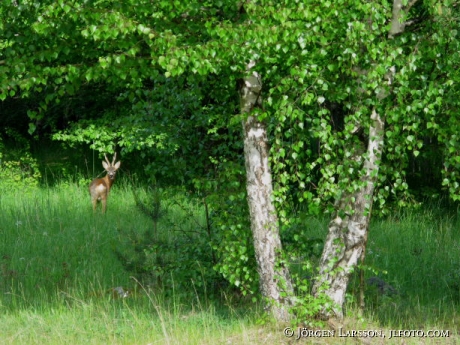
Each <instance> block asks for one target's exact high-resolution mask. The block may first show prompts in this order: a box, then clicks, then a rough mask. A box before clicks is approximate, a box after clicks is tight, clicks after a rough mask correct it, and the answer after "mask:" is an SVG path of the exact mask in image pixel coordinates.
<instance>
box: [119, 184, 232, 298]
mask: <svg viewBox="0 0 460 345" xmlns="http://www.w3.org/2000/svg"><path fill="white" fill-rule="evenodd" d="M171 192H172V193H171ZM181 192H182V193H183V191H181ZM182 193H181V194H182ZM135 200H136V204H137V207H138V208H139V209H140V210H141V211H142V212H143V213H144V214H146V215H147V216H148V217H149V218H150V219H151V221H152V226H151V228H149V229H147V230H146V231H145V232H143V233H142V232H139V231H137V230H136V229H130V230H124V231H122V232H121V235H122V238H124V240H123V242H124V245H123V246H122V247H121V248H123V249H122V250H119V249H116V254H117V257H118V258H119V259H120V260H121V262H122V264H123V265H124V267H125V269H127V271H129V272H132V274H133V275H134V276H135V277H136V278H137V280H138V281H139V282H141V283H142V285H145V286H150V287H152V288H153V289H155V290H163V289H166V288H167V287H170V286H175V288H176V291H175V294H177V295H181V294H192V295H194V294H195V293H199V295H200V296H204V295H206V296H207V297H211V296H213V295H214V294H215V293H222V292H223V291H224V290H223V288H224V287H225V286H226V283H225V280H223V279H222V277H221V275H220V274H218V273H217V272H216V271H215V270H214V269H213V267H214V265H215V264H216V262H217V260H219V258H218V254H217V253H216V252H215V250H214V248H213V247H212V243H213V242H214V240H215V238H216V237H217V234H215V233H214V229H213V228H212V227H211V224H209V223H208V222H207V221H208V220H209V214H208V213H205V214H204V215H203V212H208V209H207V208H204V207H203V205H201V204H200V203H197V201H193V200H191V199H189V198H186V197H181V196H180V195H179V194H177V192H176V193H174V191H165V190H163V189H160V188H158V187H154V188H149V189H148V190H146V191H145V192H144V193H142V195H139V194H135ZM191 285H192V286H193V288H194V289H193V290H191V289H190V286H191ZM218 296H219V295H218Z"/></svg>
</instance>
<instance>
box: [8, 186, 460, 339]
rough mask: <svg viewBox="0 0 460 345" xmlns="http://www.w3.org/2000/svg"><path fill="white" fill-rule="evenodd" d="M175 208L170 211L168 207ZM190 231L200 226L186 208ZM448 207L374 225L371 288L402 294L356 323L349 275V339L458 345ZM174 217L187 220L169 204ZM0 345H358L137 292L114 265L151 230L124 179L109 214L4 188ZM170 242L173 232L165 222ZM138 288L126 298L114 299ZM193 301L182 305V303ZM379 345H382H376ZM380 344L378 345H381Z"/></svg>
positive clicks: (169, 294) (167, 290) (77, 197)
mask: <svg viewBox="0 0 460 345" xmlns="http://www.w3.org/2000/svg"><path fill="white" fill-rule="evenodd" d="M170 204H171V205H174V203H170ZM190 207H191V209H192V214H194V215H195V219H194V222H195V221H197V222H201V221H203V215H202V214H201V210H200V208H199V206H197V205H193V204H190ZM440 210H441V208H440V207H432V208H428V209H425V210H423V211H422V210H419V211H406V212H400V213H397V214H394V215H393V216H392V217H391V218H389V219H385V220H374V221H373V223H372V226H371V232H370V235H369V244H368V255H367V258H366V265H367V266H368V267H370V268H371V269H369V270H367V271H366V275H367V278H370V277H373V276H376V277H379V279H381V281H383V282H384V283H385V284H388V285H389V286H391V287H392V288H393V289H394V291H395V293H393V294H386V293H381V292H380V291H379V290H378V289H375V288H374V289H372V286H370V287H369V289H368V290H367V294H366V298H367V309H366V312H365V313H364V315H362V316H358V315H359V313H358V312H357V311H356V302H355V297H354V296H356V295H357V294H356V291H357V286H358V284H357V280H358V279H357V277H353V279H352V284H351V286H350V296H349V303H348V304H347V315H348V317H347V319H346V321H345V322H346V325H345V327H346V328H347V329H383V330H384V331H385V333H387V334H388V332H389V330H390V329H422V330H428V329H440V330H449V331H450V332H451V335H452V336H451V337H450V338H447V339H446V338H444V339H440V338H424V339H420V338H407V339H406V338H399V339H393V340H389V339H385V344H387V343H388V344H392V343H397V344H401V343H402V342H401V341H402V340H403V341H404V343H407V344H417V343H424V342H425V343H427V344H444V343H446V344H447V343H449V344H450V343H452V344H453V343H455V341H457V340H458V338H457V337H456V335H455V334H456V333H457V331H458V330H459V322H460V317H459V302H460V226H459V224H458V222H457V220H456V218H455V217H453V216H449V215H447V214H443V213H442V212H440ZM168 212H170V213H171V214H173V215H174V217H176V218H178V219H179V218H180V217H183V218H184V221H181V223H183V226H184V228H185V227H187V226H190V227H193V226H196V225H193V224H191V223H192V222H191V221H190V224H186V223H187V222H186V221H185V218H186V217H189V216H190V213H184V211H183V210H181V209H180V208H177V207H175V206H171V207H170V208H169V209H168ZM0 214H1V215H2V216H1V217H0V234H1V236H2V241H1V242H0V292H1V296H0V341H1V343H4V344H265V343H270V344H271V343H273V344H285V343H286V344H287V343H296V342H298V343H310V342H313V343H316V344H334V343H342V344H343V343H349V344H355V343H356V339H355V338H330V339H326V338H302V339H300V340H298V341H295V340H294V339H295V338H286V337H285V336H284V335H283V327H282V326H277V325H274V324H272V323H267V324H265V325H261V324H259V322H258V321H259V320H260V315H261V313H262V312H261V310H260V309H259V307H258V305H256V304H243V305H241V304H239V303H237V302H238V301H237V299H236V298H230V299H229V300H230V302H229V301H226V300H218V299H208V298H206V296H204V297H203V296H202V295H201V294H199V293H196V294H193V287H192V288H191V291H192V293H191V294H190V293H189V294H187V295H182V294H181V293H180V291H178V290H180V289H183V285H180V287H179V286H174V284H172V285H169V286H168V287H161V288H155V287H154V288H153V289H151V288H150V287H149V288H147V287H145V289H146V290H145V291H144V290H143V289H144V287H139V286H138V285H137V284H136V281H135V280H134V279H133V278H132V277H131V273H130V272H127V271H126V270H125V268H124V267H123V265H122V264H121V263H120V261H119V259H118V258H117V256H116V255H115V249H119V247H120V246H123V245H124V244H126V238H124V237H123V236H124V234H125V233H126V231H128V232H133V231H134V232H138V233H143V232H145V231H148V230H149V229H151V228H152V221H151V219H149V218H147V217H146V216H145V215H143V214H142V213H140V212H139V211H138V210H137V209H136V207H135V201H134V198H133V195H132V193H131V192H130V187H129V186H124V185H123V184H122V183H119V182H118V181H117V184H116V185H115V186H114V188H113V190H112V192H111V195H110V198H109V202H108V213H107V215H101V214H99V213H97V214H96V215H93V213H92V211H91V205H90V201H89V196H88V195H87V189H86V186H85V185H83V186H82V187H80V186H79V185H78V184H74V183H70V184H61V185H57V186H55V187H50V188H36V189H25V190H23V191H17V190H2V191H1V194H0ZM159 226H160V229H161V231H162V233H163V234H164V235H165V236H166V237H168V238H169V241H170V242H174V240H175V236H176V235H175V233H174V232H173V231H172V230H171V229H170V228H168V226H170V224H163V225H162V224H160V225H159ZM304 231H308V232H309V233H310V234H311V237H318V238H324V236H325V234H326V231H327V221H323V220H318V219H309V220H308V222H306V224H305V230H304ZM121 286H123V288H124V289H134V288H137V290H136V291H137V293H133V294H132V295H131V297H130V298H117V297H118V295H117V294H114V291H113V289H114V288H116V287H121ZM184 296H185V297H184ZM379 341H380V340H379ZM376 343H379V342H378V341H376Z"/></svg>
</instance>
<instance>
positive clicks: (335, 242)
mask: <svg viewBox="0 0 460 345" xmlns="http://www.w3.org/2000/svg"><path fill="white" fill-rule="evenodd" d="M371 120H372V122H371V125H370V128H369V132H370V133H369V134H370V135H369V141H368V147H367V152H366V156H367V158H366V159H365V161H364V174H363V175H364V176H363V177H362V179H361V185H362V187H360V188H358V189H357V190H356V192H354V193H352V194H349V193H343V194H342V195H341V196H340V197H339V198H338V199H337V201H336V205H335V209H336V212H335V214H334V215H333V217H332V220H331V222H330V223H329V234H328V236H327V238H326V242H325V245H324V250H323V254H322V256H321V261H320V272H319V276H318V279H316V281H315V284H314V286H313V294H314V295H318V294H319V293H325V294H326V295H327V296H328V297H329V298H330V299H331V300H332V301H333V303H334V306H333V307H332V311H333V314H334V316H335V317H337V318H338V319H342V318H343V304H344V302H345V293H346V290H347V286H348V280H349V275H350V273H351V272H352V271H353V269H354V267H355V266H356V264H357V262H358V259H359V258H360V257H361V255H362V253H363V251H364V249H365V245H366V242H367V229H368V227H369V221H370V215H371V210H372V202H373V200H372V198H373V194H374V189H375V182H376V180H377V176H378V171H379V164H380V162H379V161H380V158H381V155H382V150H383V140H384V119H383V118H382V117H381V116H380V114H378V113H377V112H376V111H375V109H374V110H373V111H372V115H371ZM358 154H359V153H358ZM352 159H359V157H357V156H355V157H352ZM321 316H322V317H323V318H325V319H328V318H329V317H330V316H331V315H330V314H329V312H328V311H326V310H325V311H324V312H323V314H322V315H321Z"/></svg>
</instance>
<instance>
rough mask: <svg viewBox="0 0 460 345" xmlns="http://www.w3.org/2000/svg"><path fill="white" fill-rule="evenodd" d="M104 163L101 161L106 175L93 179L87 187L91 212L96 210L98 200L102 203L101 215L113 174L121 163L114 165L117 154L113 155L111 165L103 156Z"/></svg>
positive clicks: (105, 207) (113, 178)
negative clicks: (91, 205) (91, 207)
mask: <svg viewBox="0 0 460 345" xmlns="http://www.w3.org/2000/svg"><path fill="white" fill-rule="evenodd" d="M104 157H105V162H104V161H102V166H103V167H104V169H105V171H107V175H105V177H103V178H97V179H94V180H93V182H91V184H90V185H89V194H90V195H91V202H92V204H93V211H95V210H96V207H97V202H98V201H99V200H100V201H101V203H102V213H105V210H106V209H107V197H108V196H109V192H110V187H112V184H113V181H115V174H116V172H117V170H118V168H119V167H120V164H121V162H117V163H115V160H116V158H117V153H116V152H115V154H114V155H113V160H112V163H110V162H109V160H108V159H107V155H105V154H104Z"/></svg>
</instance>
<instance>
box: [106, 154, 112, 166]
mask: <svg viewBox="0 0 460 345" xmlns="http://www.w3.org/2000/svg"><path fill="white" fill-rule="evenodd" d="M104 157H105V161H106V162H107V164H108V165H111V164H110V161H109V159H108V158H107V155H106V154H105V153H104ZM112 165H113V163H112Z"/></svg>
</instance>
